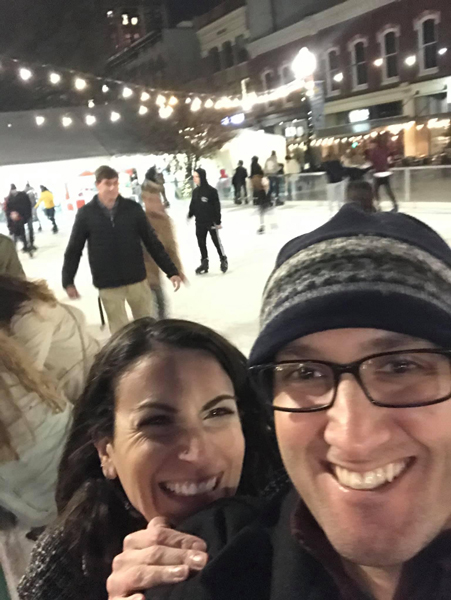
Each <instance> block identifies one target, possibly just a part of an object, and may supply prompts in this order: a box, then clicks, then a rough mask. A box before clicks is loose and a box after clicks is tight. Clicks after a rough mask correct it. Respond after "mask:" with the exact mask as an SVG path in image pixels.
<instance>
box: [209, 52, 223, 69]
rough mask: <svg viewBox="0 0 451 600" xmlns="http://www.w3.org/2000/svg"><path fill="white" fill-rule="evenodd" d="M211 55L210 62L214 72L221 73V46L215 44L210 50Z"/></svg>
mask: <svg viewBox="0 0 451 600" xmlns="http://www.w3.org/2000/svg"><path fill="white" fill-rule="evenodd" d="M209 55H210V64H211V69H212V71H213V73H219V71H220V70H221V57H220V55H219V48H218V47H217V46H215V47H214V48H212V49H211V50H210V52H209Z"/></svg>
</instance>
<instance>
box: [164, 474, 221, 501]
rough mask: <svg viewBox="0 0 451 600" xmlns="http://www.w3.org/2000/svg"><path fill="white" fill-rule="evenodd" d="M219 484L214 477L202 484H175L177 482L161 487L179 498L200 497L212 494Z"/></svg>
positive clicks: (167, 483) (166, 483)
mask: <svg viewBox="0 0 451 600" xmlns="http://www.w3.org/2000/svg"><path fill="white" fill-rule="evenodd" d="M217 484H218V478H217V477H212V478H211V479H207V480H206V481H202V482H201V483H193V482H183V483H175V482H171V483H169V482H165V483H162V484H161V485H162V486H163V488H164V489H166V490H167V491H169V492H172V493H173V494H176V495H177V496H198V495H200V494H208V493H209V492H212V491H213V490H214V489H215V487H216V486H217Z"/></svg>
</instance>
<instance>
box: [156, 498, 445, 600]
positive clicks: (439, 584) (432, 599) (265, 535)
mask: <svg viewBox="0 0 451 600" xmlns="http://www.w3.org/2000/svg"><path fill="white" fill-rule="evenodd" d="M298 504H299V498H298V496H297V494H295V493H294V492H290V493H288V495H287V496H286V497H285V498H283V500H282V501H281V500H276V501H275V502H274V503H273V504H271V505H270V506H269V507H268V508H267V509H265V510H264V511H260V515H259V514H258V510H256V509H255V508H254V510H252V506H251V505H246V503H244V502H243V501H241V500H239V499H232V500H229V501H226V502H223V503H217V504H216V505H213V506H212V507H211V508H209V509H207V510H206V511H203V512H202V513H199V514H198V515H197V516H195V517H193V518H192V519H190V522H187V523H186V527H183V530H184V531H188V532H190V533H193V534H195V535H197V536H199V537H201V538H202V539H204V540H205V541H206V542H207V545H208V552H209V556H210V562H209V563H208V565H207V566H206V567H205V569H204V570H203V571H202V572H201V573H200V575H197V576H196V577H193V578H192V579H190V580H188V581H186V582H184V583H181V584H177V585H172V586H166V587H158V588H154V589H152V590H149V591H148V593H147V596H146V599H147V600H371V597H370V596H368V595H366V594H365V593H364V592H362V591H360V589H359V588H357V586H356V584H355V583H354V582H353V581H352V580H351V579H350V578H349V576H347V574H346V573H345V571H344V568H343V566H342V564H341V561H340V560H339V557H338V555H337V554H336V553H335V551H334V550H333V549H332V547H331V546H330V544H329V543H328V542H327V540H326V538H325V537H324V535H323V534H322V532H321V530H319V528H318V536H319V544H315V548H316V549H318V547H319V552H312V553H310V551H308V550H307V549H306V548H307V547H308V539H307V543H306V546H305V547H304V546H303V545H301V542H300V541H298V540H297V539H296V538H295V536H294V535H293V522H294V519H293V516H294V512H295V510H296V506H297V505H298ZM310 518H311V515H310ZM312 520H313V519H312ZM321 536H322V538H321ZM319 555H321V559H320V558H319ZM315 556H317V557H318V558H315ZM450 558H451V535H450V534H449V532H447V533H446V534H444V536H442V538H438V539H437V540H436V541H435V542H433V543H432V544H431V545H430V546H429V547H428V548H426V550H424V551H423V552H422V553H420V555H418V556H417V557H416V558H414V559H413V560H412V561H411V563H409V565H408V566H407V567H406V568H405V570H404V571H405V573H404V574H403V577H402V581H401V585H400V589H399V591H398V594H397V595H396V597H395V598H396V600H407V599H408V600H449V598H451V564H450V562H451V561H450ZM340 574H341V576H340ZM338 582H339V583H338Z"/></svg>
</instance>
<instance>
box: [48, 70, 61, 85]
mask: <svg viewBox="0 0 451 600" xmlns="http://www.w3.org/2000/svg"><path fill="white" fill-rule="evenodd" d="M49 80H50V83H51V84H52V85H58V84H59V83H60V81H61V75H60V74H59V73H50V75H49Z"/></svg>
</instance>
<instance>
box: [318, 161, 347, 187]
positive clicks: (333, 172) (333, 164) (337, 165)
mask: <svg viewBox="0 0 451 600" xmlns="http://www.w3.org/2000/svg"><path fill="white" fill-rule="evenodd" d="M323 169H324V170H325V171H326V175H327V183H340V182H342V181H343V179H344V176H345V169H344V167H343V165H342V164H341V162H340V161H339V160H338V159H337V160H326V161H325V162H324V163H323Z"/></svg>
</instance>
